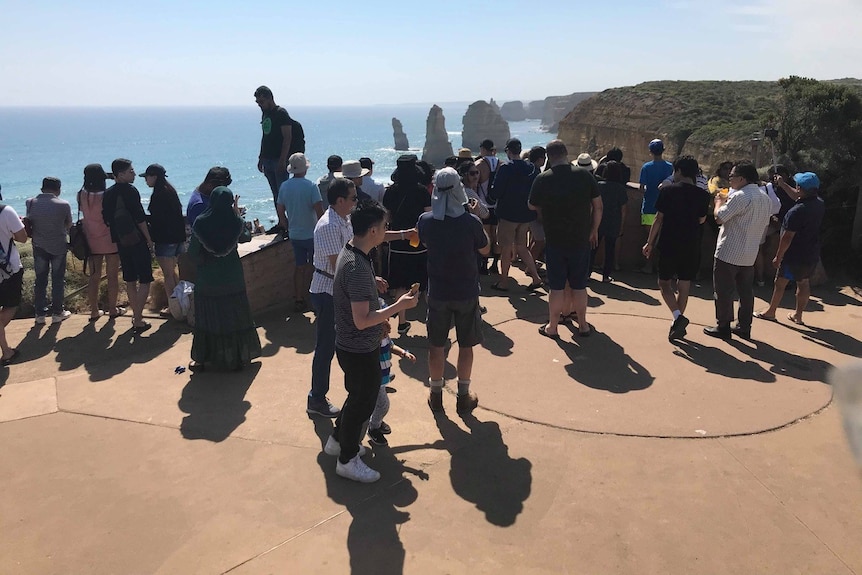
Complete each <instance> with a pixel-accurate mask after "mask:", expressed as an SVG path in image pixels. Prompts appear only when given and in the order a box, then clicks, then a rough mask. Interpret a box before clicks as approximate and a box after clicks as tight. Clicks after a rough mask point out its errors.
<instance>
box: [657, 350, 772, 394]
mask: <svg viewBox="0 0 862 575" xmlns="http://www.w3.org/2000/svg"><path fill="white" fill-rule="evenodd" d="M671 343H672V344H673V345H674V346H676V348H677V349H675V350H673V354H674V355H675V356H677V357H681V358H682V359H685V360H687V361H690V362H691V363H693V364H695V365H699V366H700V367H702V368H704V369H705V370H706V372H707V373H714V374H716V375H721V376H723V377H729V378H732V379H747V380H751V381H759V382H761V383H774V382H775V381H776V377H775V374H774V373H770V372H769V371H767V370H766V369H764V368H763V366H761V365H760V364H759V363H757V362H756V361H750V360H749V361H743V360H741V359H739V358H737V357H734V356H732V355H730V354H729V353H727V352H725V351H723V350H721V349H719V348H717V347H712V346H709V345H703V344H700V343H697V342H695V341H691V340H685V339H678V340H674V341H672V342H671ZM734 343H735V342H733V340H731V345H733V344H734ZM734 347H737V346H734ZM737 349H739V350H741V348H740V347H737ZM749 355H750V354H749Z"/></svg>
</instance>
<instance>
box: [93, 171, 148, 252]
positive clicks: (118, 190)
mask: <svg viewBox="0 0 862 575" xmlns="http://www.w3.org/2000/svg"><path fill="white" fill-rule="evenodd" d="M118 196H122V198H123V204H125V206H126V209H127V210H128V211H129V213H130V214H131V215H132V219H133V220H134V221H135V223H136V224H140V223H141V222H145V221H147V215H146V214H145V213H144V206H142V205H141V194H139V193H138V189H137V188H136V187H135V186H133V185H132V184H114V185H113V186H111V187H110V188H108V189H107V190H106V191H105V195H104V197H103V198H102V219H103V220H104V221H105V225H107V226H108V227H109V228H111V241H113V242H114V243H117V242H118V241H120V239H119V237H118V236H117V233H116V232H115V231H114V228H113V226H112V224H113V223H114V212H115V211H116V209H117V197H118Z"/></svg>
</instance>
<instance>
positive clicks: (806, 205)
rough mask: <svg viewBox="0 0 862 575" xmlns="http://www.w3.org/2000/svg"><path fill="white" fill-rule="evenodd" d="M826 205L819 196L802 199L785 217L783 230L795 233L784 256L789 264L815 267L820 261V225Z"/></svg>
mask: <svg viewBox="0 0 862 575" xmlns="http://www.w3.org/2000/svg"><path fill="white" fill-rule="evenodd" d="M825 213H826V204H824V203H823V200H822V199H820V198H819V197H818V196H812V197H808V198H802V199H801V200H799V201H798V202H796V205H795V206H793V207H792V208H790V211H788V212H787V215H785V216H784V224H783V226H782V227H783V228H784V229H785V230H787V231H789V232H795V234H796V235H794V236H793V241H791V242H790V247H789V248H787V252H785V254H784V261H785V262H786V263H788V264H796V265H814V264H816V263H817V261H818V260H819V259H820V224H822V223H823V215H824V214H825Z"/></svg>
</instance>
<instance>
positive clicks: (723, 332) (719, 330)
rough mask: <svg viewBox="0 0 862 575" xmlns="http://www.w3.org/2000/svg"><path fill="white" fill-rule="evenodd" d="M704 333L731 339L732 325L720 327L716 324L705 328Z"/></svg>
mask: <svg viewBox="0 0 862 575" xmlns="http://www.w3.org/2000/svg"><path fill="white" fill-rule="evenodd" d="M703 333H705V334H706V335H708V336H710V337H717V338H719V339H730V338H731V335H730V326H729V325H728V326H725V327H720V326H717V325H714V326H712V327H705V328H703Z"/></svg>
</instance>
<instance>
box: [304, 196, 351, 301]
mask: <svg viewBox="0 0 862 575" xmlns="http://www.w3.org/2000/svg"><path fill="white" fill-rule="evenodd" d="M351 239H353V227H352V226H351V225H350V219H349V217H348V218H342V217H341V216H339V215H338V214H337V213H336V212H335V210H333V209H332V206H330V207H329V208H327V210H326V211H325V212H323V215H322V216H320V219H319V220H317V225H315V226H314V267H315V272H314V274H312V276H311V287H310V288H309V290H308V291H309V292H310V293H328V294H329V295H332V278H331V277H327V276H325V275H323V274H322V273H320V272H318V271H316V270H323V271H325V272H327V273H328V274H330V275H332V276H334V275H335V266H334V265H332V264H331V263H330V261H329V256H337V255H338V254H339V253H341V248H343V247H344V244H346V243H347V242H349V241H350V240H351Z"/></svg>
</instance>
